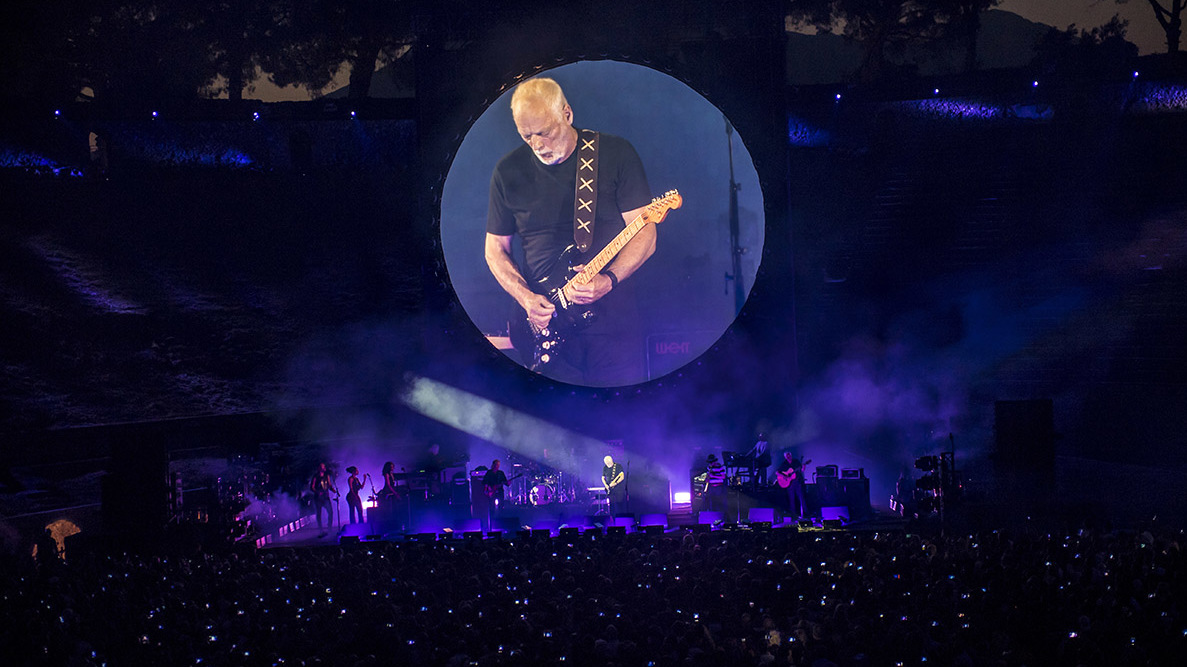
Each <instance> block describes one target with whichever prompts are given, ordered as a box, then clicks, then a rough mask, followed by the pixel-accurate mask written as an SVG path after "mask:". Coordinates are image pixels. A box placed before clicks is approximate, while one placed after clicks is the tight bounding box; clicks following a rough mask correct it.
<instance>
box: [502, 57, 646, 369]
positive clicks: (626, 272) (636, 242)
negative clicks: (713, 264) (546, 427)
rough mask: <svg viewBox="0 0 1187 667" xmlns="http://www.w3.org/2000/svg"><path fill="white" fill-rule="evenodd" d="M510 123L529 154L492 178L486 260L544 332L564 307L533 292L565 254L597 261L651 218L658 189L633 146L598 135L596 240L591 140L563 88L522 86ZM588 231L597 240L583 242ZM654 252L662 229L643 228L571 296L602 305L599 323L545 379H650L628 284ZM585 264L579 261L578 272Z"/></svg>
mask: <svg viewBox="0 0 1187 667" xmlns="http://www.w3.org/2000/svg"><path fill="white" fill-rule="evenodd" d="M511 115H512V118H513V120H514V121H515V127H516V130H517V131H518V132H519V136H520V137H521V138H522V139H523V141H524V145H522V146H520V147H519V148H516V149H515V150H513V151H511V152H510V153H508V154H507V155H505V156H504V157H503V158H502V159H501V160H499V162H498V164H497V165H496V166H495V169H494V173H493V174H492V176H491V182H490V204H489V208H488V212H487V223H486V245H485V256H486V263H487V266H489V267H490V270H491V273H492V274H494V277H495V279H496V280H497V281H498V283H499V285H500V286H502V288H503V289H504V290H506V292H507V293H508V294H510V295H511V297H512V298H514V299H515V301H516V302H517V303H518V304H519V306H520V308H522V313H521V316H523V317H524V318H525V319H526V320H527V321H529V322H530V323H531V325H532V327H533V330H534V331H537V332H538V331H542V330H547V329H548V328H549V327H550V326H552V325H553V315H554V313H556V312H557V307H556V306H555V305H553V303H552V302H551V301H550V300H549V299H548V298H546V297H545V296H544V295H543V294H538V293H537V292H535V291H533V289H532V286H534V285H538V283H539V281H541V280H547V279H549V278H550V277H553V276H555V275H557V272H562V273H561V275H563V271H564V270H565V269H566V267H565V266H563V265H562V261H561V254H562V253H563V252H564V251H565V249H566V248H567V247H568V246H577V247H578V248H580V246H581V245H582V243H588V249H587V250H585V251H584V252H583V253H582V254H581V255H580V257H582V258H590V257H592V256H593V255H595V254H596V253H598V252H599V251H600V250H601V249H602V248H603V247H605V246H606V245H607V243H609V242H610V241H611V240H612V239H614V237H615V236H616V235H618V233H619V232H622V231H623V230H624V229H625V228H626V227H627V225H628V224H629V223H630V222H631V221H633V220H635V218H636V217H637V216H639V215H640V214H642V213H643V211H644V209H645V208H646V207H647V204H648V203H649V202H650V201H651V189H650V187H649V186H648V183H647V175H646V173H645V172H644V170H643V164H642V161H641V160H640V159H639V155H638V153H636V152H635V149H634V147H633V146H631V144H630V142H628V141H627V140H626V139H623V138H621V137H616V136H612V135H609V134H600V135H598V144H597V149H596V162H595V164H596V165H597V167H596V169H595V170H594V171H596V174H597V180H596V185H595V187H596V192H597V195H596V197H591V200H592V201H594V202H595V205H594V206H593V207H592V208H593V209H594V212H595V213H594V216H593V224H592V230H588V227H589V226H590V225H588V224H586V225H578V222H579V221H580V220H581V211H580V210H579V209H577V207H576V200H577V199H578V197H577V193H578V192H579V191H580V188H581V187H582V186H581V183H582V181H579V180H578V176H579V168H580V169H582V170H584V169H586V168H588V167H579V165H580V164H581V162H582V158H583V157H585V150H586V149H585V147H584V145H583V143H582V142H584V141H586V136H587V135H586V134H583V133H582V132H580V131H579V130H578V128H576V127H574V126H573V118H574V116H573V109H572V108H571V107H570V106H569V103H568V101H567V100H566V99H565V95H564V92H563V91H562V90H561V88H560V85H559V84H557V83H556V82H555V81H553V80H552V79H549V78H544V77H538V78H534V79H529V80H527V81H524V82H523V83H521V84H519V86H518V87H516V89H515V92H514V93H513V94H512V97H511ZM580 175H584V174H580ZM585 222H587V223H588V221H585ZM579 226H581V227H584V228H585V230H586V231H582V230H579V229H578V227H579ZM590 231H592V236H584V237H583V236H582V234H588V233H589V232H590ZM516 235H518V236H519V239H520V242H521V244H522V246H523V254H524V261H523V263H522V265H521V264H519V263H517V262H516V260H515V259H514V258H513V256H512V239H513V237H514V236H516ZM655 243H656V231H655V225H653V224H646V225H644V226H643V228H642V229H640V230H639V231H638V233H636V234H635V235H634V236H633V237H632V238H631V239H630V241H629V242H628V243H626V245H625V246H623V248H622V249H621V250H620V251H618V253H617V254H616V255H615V257H614V259H613V260H611V261H610V263H609V264H607V265H606V267H605V268H604V269H602V271H601V272H600V273H598V274H597V275H595V276H594V277H593V279H592V280H590V281H589V282H587V283H584V284H580V285H575V286H573V287H571V288H566V289H565V290H563V291H564V293H565V296H566V297H567V299H568V301H570V302H572V303H573V304H575V305H576V306H577V307H578V308H579V309H581V310H584V309H585V308H589V307H590V306H591V304H595V303H596V304H598V306H597V309H596V311H597V315H596V319H594V321H593V322H592V323H590V324H588V326H585V327H584V328H582V329H580V330H579V331H576V332H575V333H572V334H571V335H570V336H569V337H568V338H566V340H565V342H564V344H563V346H562V347H561V352H559V353H558V354H557V355H556V356H557V358H556V359H553V360H550V361H549V363H548V364H547V366H545V367H543V368H542V369H540V372H543V373H545V374H547V375H548V376H549V377H551V378H553V379H555V380H561V381H564V382H569V383H573V384H582V385H587V386H622V385H628V384H634V383H637V382H641V381H644V380H646V379H647V378H646V366H645V357H644V352H645V350H644V345H643V341H642V335H641V333H640V332H639V330H638V324H637V322H638V313H637V306H636V304H635V296H634V293H633V292H632V290H631V289H630V288H629V285H627V281H628V279H629V278H630V277H631V275H632V274H633V273H635V271H636V270H638V268H639V267H640V266H642V265H643V263H644V262H646V261H647V259H648V258H649V257H651V255H652V254H653V253H654V252H655ZM585 261H586V260H585V259H580V260H578V261H577V268H580V267H581V266H583V265H584V262H585ZM561 282H562V284H563V280H562V281H561ZM566 310H568V309H566Z"/></svg>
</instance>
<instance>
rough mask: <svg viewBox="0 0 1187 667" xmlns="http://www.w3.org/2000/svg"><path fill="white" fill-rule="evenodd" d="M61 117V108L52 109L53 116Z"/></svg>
mask: <svg viewBox="0 0 1187 667" xmlns="http://www.w3.org/2000/svg"><path fill="white" fill-rule="evenodd" d="M61 117H62V110H61V109H54V118H61Z"/></svg>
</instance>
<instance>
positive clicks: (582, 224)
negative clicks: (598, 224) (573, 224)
mask: <svg viewBox="0 0 1187 667" xmlns="http://www.w3.org/2000/svg"><path fill="white" fill-rule="evenodd" d="M591 222H593V221H592V220H582V219H581V218H577V228H578V229H581V230H582V231H585V232H588V233H591V234H592V233H593V232H592V231H591V230H590V228H589V223H591Z"/></svg>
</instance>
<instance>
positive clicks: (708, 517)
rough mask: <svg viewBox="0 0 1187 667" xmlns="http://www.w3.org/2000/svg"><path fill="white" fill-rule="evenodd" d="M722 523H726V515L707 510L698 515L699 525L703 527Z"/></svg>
mask: <svg viewBox="0 0 1187 667" xmlns="http://www.w3.org/2000/svg"><path fill="white" fill-rule="evenodd" d="M722 521H725V514H724V513H722V512H714V511H711V510H705V511H703V512H698V513H697V523H699V524H702V525H710V524H714V523H720V522H722Z"/></svg>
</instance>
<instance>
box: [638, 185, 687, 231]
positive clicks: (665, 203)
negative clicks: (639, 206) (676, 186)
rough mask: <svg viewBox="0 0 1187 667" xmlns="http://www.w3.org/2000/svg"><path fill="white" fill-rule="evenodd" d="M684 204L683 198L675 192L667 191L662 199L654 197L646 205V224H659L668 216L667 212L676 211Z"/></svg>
mask: <svg viewBox="0 0 1187 667" xmlns="http://www.w3.org/2000/svg"><path fill="white" fill-rule="evenodd" d="M682 204H684V198H682V197H681V196H680V193H679V192H677V191H675V190H668V191H667V192H665V193H664V195H663V196H662V197H656V198H655V199H652V200H651V203H650V204H648V205H647V210H646V213H645V215H646V216H647V221H648V222H654V223H656V224H659V223H661V222H663V221H664V218H666V217H667V216H668V211H671V210H674V209H678V208H680V206H681V205H682Z"/></svg>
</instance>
